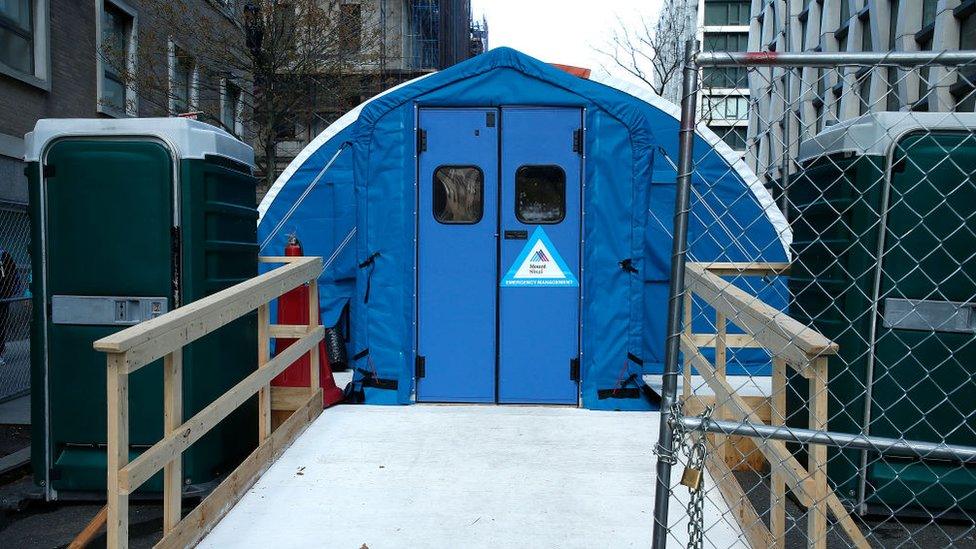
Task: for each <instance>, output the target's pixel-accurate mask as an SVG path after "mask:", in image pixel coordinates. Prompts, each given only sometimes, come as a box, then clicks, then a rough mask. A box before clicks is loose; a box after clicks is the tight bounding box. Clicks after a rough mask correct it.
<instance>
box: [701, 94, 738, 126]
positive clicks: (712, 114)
mask: <svg viewBox="0 0 976 549" xmlns="http://www.w3.org/2000/svg"><path fill="white" fill-rule="evenodd" d="M704 99H705V100H704V104H705V118H706V119H708V120H746V118H747V117H748V116H749V98H748V97H744V96H741V95H732V96H718V95H708V96H705V98H704Z"/></svg>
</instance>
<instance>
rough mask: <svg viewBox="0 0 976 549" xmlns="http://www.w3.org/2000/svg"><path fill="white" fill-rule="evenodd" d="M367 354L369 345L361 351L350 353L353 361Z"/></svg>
mask: <svg viewBox="0 0 976 549" xmlns="http://www.w3.org/2000/svg"><path fill="white" fill-rule="evenodd" d="M368 354H369V347H366V348H365V349H363V350H362V351H359V352H358V353H356V354H354V355H352V360H353V362H355V361H357V360H359V359H361V358H363V357H364V356H366V355H368Z"/></svg>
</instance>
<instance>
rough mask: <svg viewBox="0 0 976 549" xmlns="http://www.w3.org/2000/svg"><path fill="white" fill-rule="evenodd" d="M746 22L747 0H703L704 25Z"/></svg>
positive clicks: (729, 24) (726, 24)
mask: <svg viewBox="0 0 976 549" xmlns="http://www.w3.org/2000/svg"><path fill="white" fill-rule="evenodd" d="M748 24H749V2H748V1H742V0H705V25H714V26H742V25H748Z"/></svg>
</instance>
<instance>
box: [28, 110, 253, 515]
mask: <svg viewBox="0 0 976 549" xmlns="http://www.w3.org/2000/svg"><path fill="white" fill-rule="evenodd" d="M26 161H27V162H28V166H27V175H28V183H29V188H30V189H29V190H30V216H31V233H32V244H31V253H32V267H33V273H34V276H33V282H32V287H31V291H32V292H33V300H34V302H33V311H34V316H33V324H32V331H31V369H32V377H31V384H32V385H31V387H32V388H31V401H32V402H31V423H32V435H33V441H32V449H31V456H32V465H33V470H34V478H35V480H36V482H37V483H38V485H40V486H42V487H43V489H44V492H45V496H46V497H47V498H48V499H58V498H59V497H60V498H63V497H89V496H96V497H97V496H98V495H99V494H102V493H104V490H105V469H106V451H105V444H106V413H107V408H106V397H105V384H106V357H105V355H104V354H103V353H98V352H96V351H95V350H94V349H93V348H92V342H93V341H95V340H97V339H99V338H102V337H104V336H107V335H109V334H111V333H114V332H116V331H118V330H120V329H123V328H125V327H127V326H131V325H133V324H137V323H138V322H141V321H143V320H147V319H149V318H152V317H155V316H158V315H160V314H162V313H165V312H166V311H169V310H172V309H173V308H175V307H179V306H180V305H183V304H187V303H190V302H192V301H195V300H197V299H200V298H202V297H204V296H207V295H209V294H212V293H214V292H216V291H218V290H221V289H224V288H227V287H229V286H232V285H234V284H236V283H239V282H241V281H244V280H246V279H248V278H251V277H253V276H256V274H257V254H258V247H257V244H256V220H257V210H256V207H255V181H256V180H255V178H254V177H253V162H254V153H253V151H252V149H251V148H250V147H249V146H247V145H245V144H244V143H242V142H241V141H239V140H237V139H235V138H234V137H232V136H231V135H229V134H227V133H226V132H224V131H222V130H220V129H218V128H215V127H213V126H211V125H209V124H204V123H202V122H197V121H195V120H187V119H181V118H163V119H125V120H107V119H106V120H102V119H99V120H83V119H64V120H40V121H38V122H37V125H36V126H35V127H34V131H33V132H32V133H29V134H27V136H26ZM256 349H257V325H256V317H255V316H254V315H252V316H250V317H245V318H242V319H239V320H238V321H236V322H235V323H233V324H230V325H228V326H225V327H224V328H222V329H220V330H218V331H216V332H214V333H213V334H210V335H207V336H206V337H204V338H203V339H201V340H200V341H198V342H196V343H193V344H191V345H190V346H188V347H186V348H185V349H184V354H183V400H184V402H183V410H184V419H187V418H189V417H191V416H192V415H193V414H195V413H196V412H198V411H200V410H201V409H202V408H203V407H204V406H206V405H208V404H210V403H211V402H212V401H213V400H214V399H215V398H216V397H218V396H219V395H221V394H223V393H224V392H225V391H226V390H227V389H229V388H230V387H232V386H233V385H234V384H235V383H237V382H238V381H240V380H241V379H243V378H244V377H245V376H247V375H248V374H249V373H251V372H253V371H254V370H255V369H256V367H257V352H256ZM162 372H163V370H162V361H161V360H160V361H157V362H155V363H153V364H150V365H147V366H146V367H144V368H142V369H140V370H139V371H137V372H135V373H134V374H132V376H131V378H130V389H129V398H130V401H129V406H130V407H129V413H130V444H131V450H130V458H135V457H136V456H138V455H139V454H140V453H141V452H142V451H143V450H144V449H146V448H148V447H149V446H151V445H152V444H154V443H156V442H158V441H159V440H160V439H161V438H162V436H163V373H162ZM256 424H257V408H256V403H254V402H251V403H249V406H244V407H242V408H241V409H239V410H238V411H237V412H235V413H234V414H232V415H231V416H230V417H228V418H227V419H226V420H224V421H223V422H222V423H221V424H220V425H219V426H218V427H217V428H216V429H214V430H213V431H211V432H210V433H208V434H207V435H206V436H204V437H203V438H202V439H201V440H200V441H198V442H197V443H195V444H194V445H193V446H192V447H191V448H190V449H189V450H188V451H187V452H185V453H184V454H183V474H184V476H185V478H184V482H185V485H186V492H187V493H194V492H200V491H203V490H206V489H207V488H208V486H211V485H213V484H214V482H215V479H217V478H218V477H219V476H220V475H221V474H224V473H227V472H229V471H230V470H232V469H233V467H234V466H235V465H236V464H237V463H238V462H239V461H240V460H241V459H242V458H243V457H245V456H246V455H247V454H248V453H249V452H250V451H251V450H252V449H253V448H254V447H255V446H256V436H257V435H256V431H257V430H256V429H255V425H256ZM161 478H162V477H161V474H159V475H157V476H156V477H154V478H153V479H151V480H150V481H149V482H147V483H146V484H144V485H143V488H142V489H141V490H142V491H143V492H155V491H160V490H161V489H162V483H161Z"/></svg>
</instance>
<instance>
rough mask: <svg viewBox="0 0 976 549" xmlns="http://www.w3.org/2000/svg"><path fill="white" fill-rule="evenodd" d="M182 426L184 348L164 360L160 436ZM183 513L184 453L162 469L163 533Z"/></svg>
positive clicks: (174, 431) (172, 432)
mask: <svg viewBox="0 0 976 549" xmlns="http://www.w3.org/2000/svg"><path fill="white" fill-rule="evenodd" d="M182 424H183V349H177V350H176V351H173V352H172V353H170V354H168V355H166V357H165V358H164V359H163V433H165V434H166V435H172V434H174V433H176V431H177V430H178V429H179V428H180V426H181V425H182ZM182 514H183V454H177V455H176V457H174V458H173V459H171V460H169V461H168V462H167V463H166V465H165V466H163V532H164V533H165V532H169V531H170V530H172V529H173V527H174V526H176V525H177V523H179V522H180V518H181V516H182Z"/></svg>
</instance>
